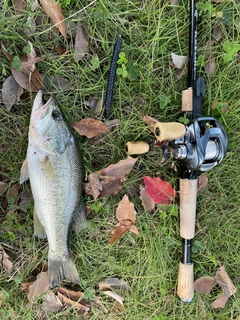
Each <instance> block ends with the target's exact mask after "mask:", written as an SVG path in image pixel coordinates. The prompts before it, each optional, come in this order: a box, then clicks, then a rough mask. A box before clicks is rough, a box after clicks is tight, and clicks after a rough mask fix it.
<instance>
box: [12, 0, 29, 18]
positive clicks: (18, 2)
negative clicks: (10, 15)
mask: <svg viewBox="0 0 240 320" xmlns="http://www.w3.org/2000/svg"><path fill="white" fill-rule="evenodd" d="M13 5H14V7H15V10H16V15H17V16H23V15H24V14H25V11H26V9H27V3H26V1H24V0H13Z"/></svg>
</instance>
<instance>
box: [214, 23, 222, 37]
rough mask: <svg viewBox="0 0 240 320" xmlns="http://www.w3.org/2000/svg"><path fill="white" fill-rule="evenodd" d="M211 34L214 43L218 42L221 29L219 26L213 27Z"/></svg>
mask: <svg viewBox="0 0 240 320" xmlns="http://www.w3.org/2000/svg"><path fill="white" fill-rule="evenodd" d="M212 32H213V37H214V39H215V40H216V41H219V40H220V39H221V38H222V35H223V29H222V27H221V26H220V25H218V26H215V27H214V28H213V31H212Z"/></svg>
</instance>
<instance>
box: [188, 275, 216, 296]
mask: <svg viewBox="0 0 240 320" xmlns="http://www.w3.org/2000/svg"><path fill="white" fill-rule="evenodd" d="M215 285H216V280H215V279H214V278H210V277H201V278H199V279H197V280H196V281H195V282H194V286H193V288H194V290H195V291H196V292H199V293H202V294H207V293H209V292H210V291H211V290H212V288H213V287H214V286H215Z"/></svg>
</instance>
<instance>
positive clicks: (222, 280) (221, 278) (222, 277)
mask: <svg viewBox="0 0 240 320" xmlns="http://www.w3.org/2000/svg"><path fill="white" fill-rule="evenodd" d="M215 279H216V282H217V284H218V285H219V286H220V287H221V288H222V289H223V292H224V295H225V296H226V297H227V298H229V297H230V296H232V295H233V294H234V293H236V291H237V289H236V287H235V286H234V284H233V283H232V280H231V279H230V277H229V275H228V274H227V272H226V270H225V267H224V265H223V266H221V267H220V268H219V269H218V270H217V272H216V275H215Z"/></svg>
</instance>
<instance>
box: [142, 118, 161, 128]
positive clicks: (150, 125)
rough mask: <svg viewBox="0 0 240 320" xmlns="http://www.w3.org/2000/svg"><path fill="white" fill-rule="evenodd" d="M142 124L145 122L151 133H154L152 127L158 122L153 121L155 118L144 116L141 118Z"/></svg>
mask: <svg viewBox="0 0 240 320" xmlns="http://www.w3.org/2000/svg"><path fill="white" fill-rule="evenodd" d="M143 122H145V123H146V124H148V125H149V127H150V131H151V132H154V126H155V124H156V123H157V122H159V121H158V120H157V119H155V118H152V117H150V116H147V115H145V116H144V117H143Z"/></svg>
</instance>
